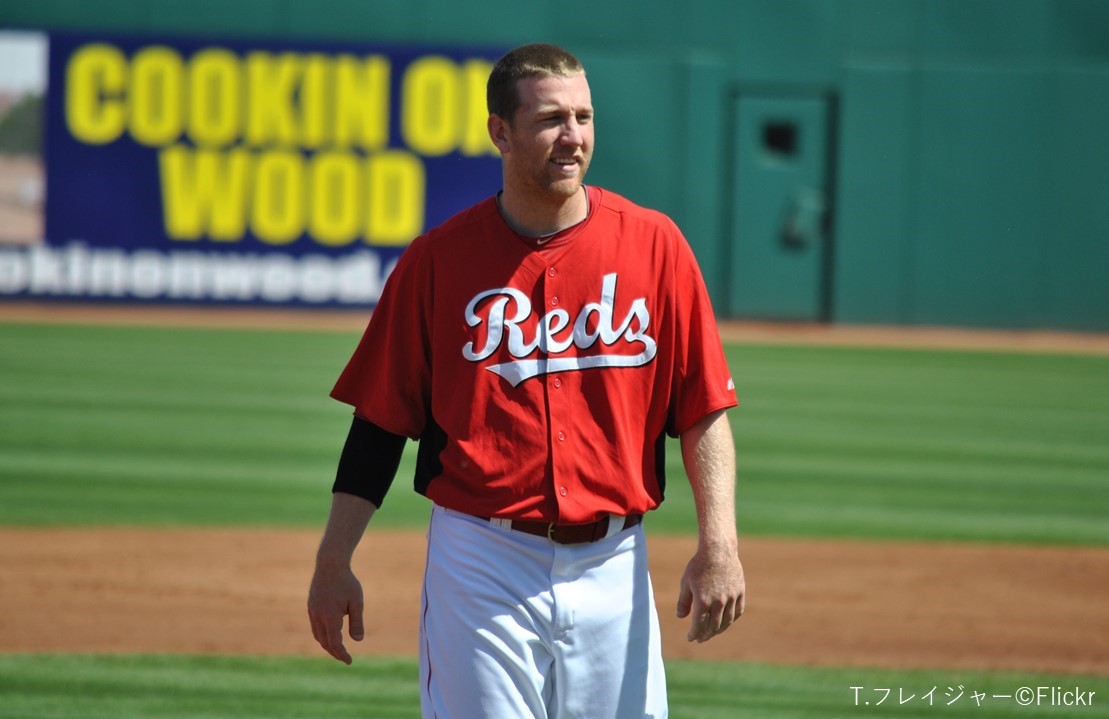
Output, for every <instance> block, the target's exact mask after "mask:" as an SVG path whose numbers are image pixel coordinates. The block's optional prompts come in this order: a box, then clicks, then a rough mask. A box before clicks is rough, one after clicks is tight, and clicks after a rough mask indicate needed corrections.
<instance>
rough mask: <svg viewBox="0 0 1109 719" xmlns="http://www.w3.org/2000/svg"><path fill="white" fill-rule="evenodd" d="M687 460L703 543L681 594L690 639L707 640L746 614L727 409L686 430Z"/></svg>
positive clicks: (680, 608) (684, 452)
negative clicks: (687, 619) (688, 619)
mask: <svg viewBox="0 0 1109 719" xmlns="http://www.w3.org/2000/svg"><path fill="white" fill-rule="evenodd" d="M681 446H682V461H683V462H684V464H685V470H686V474H688V475H689V483H690V486H691V487H692V489H693V499H694V502H695V503H696V506H697V525H698V543H697V553H696V554H694V555H693V559H691V560H690V562H689V564H688V566H686V570H685V574H684V575H683V576H682V582H681V591H680V592H679V595H678V607H677V609H678V617H680V618H684V617H687V616H688V617H690V628H689V634H688V635H687V637H686V638H687V639H688V640H689V641H691V642H692V641H696V642H705V641H708V640H709V639H711V638H712V637H714V636H716V635H717V634H720V633H721V632H723V631H724V630H725V629H727V628H728V627H730V626H731V625H732V623H733V622H735V621H736V620H737V619H739V617H740V615H742V614H743V610H744V601H745V583H744V578H743V565H742V564H741V563H740V561H739V538H738V537H737V534H736V523H735V443H734V441H733V439H732V429H731V425H730V424H729V422H728V415H727V413H726V411H725V410H720V411H718V412H713V413H712V414H709V415H707V416H706V417H704V418H703V419H702V420H701V421H699V422H698V423H697V424H695V425H693V426H692V427H691V428H689V429H688V430H686V431H685V432H684V433H682V435H681Z"/></svg>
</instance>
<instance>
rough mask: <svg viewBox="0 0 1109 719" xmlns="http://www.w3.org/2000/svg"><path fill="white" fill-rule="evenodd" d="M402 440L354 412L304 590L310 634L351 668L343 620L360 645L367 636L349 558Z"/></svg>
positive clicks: (390, 479)
mask: <svg viewBox="0 0 1109 719" xmlns="http://www.w3.org/2000/svg"><path fill="white" fill-rule="evenodd" d="M405 441H406V438H405V437H403V436H401V435H398V434H393V433H391V432H389V431H387V430H385V429H383V428H381V427H379V426H377V425H376V424H374V423H373V422H370V421H369V420H368V419H366V418H364V417H361V416H359V415H358V414H357V413H356V415H355V417H354V420H353V422H351V426H350V432H349V434H348V435H347V441H346V444H345V445H344V446H343V453H342V456H341V457H340V458H339V469H338V472H337V473H336V477H335V484H334V486H333V487H332V495H331V497H332V498H331V513H330V514H329V515H328V518H327V528H326V529H325V530H324V534H323V541H322V542H320V548H319V551H318V552H317V553H316V571H315V573H314V574H313V575H312V585H311V587H310V588H309V590H308V619H309V620H310V621H311V623H312V636H314V637H315V638H316V641H317V642H319V643H320V646H321V647H323V648H324V651H326V652H327V653H328V654H330V655H331V656H333V657H335V658H336V659H338V660H339V661H341V662H343V663H344V664H350V663H351V657H350V653H349V652H348V651H347V649H346V647H344V646H343V617H344V616H348V617H350V628H349V629H350V638H351V639H353V640H355V641H358V642H360V641H362V638H363V637H364V636H365V634H366V629H365V624H364V623H363V620H362V611H363V602H362V585H361V584H360V583H359V582H358V578H357V577H355V576H354V572H353V570H352V569H351V559H352V558H353V557H354V550H355V548H356V547H357V546H358V542H359V541H361V539H362V535H363V534H364V533H365V532H366V526H367V525H368V524H369V523H370V519H371V518H372V517H373V515H374V512H376V511H377V508H378V507H380V506H381V503H382V501H384V499H385V493H386V492H388V491H389V487H390V485H392V483H393V477H395V476H396V473H397V469H398V468H399V466H400V460H401V455H402V454H403V453H404V444H405Z"/></svg>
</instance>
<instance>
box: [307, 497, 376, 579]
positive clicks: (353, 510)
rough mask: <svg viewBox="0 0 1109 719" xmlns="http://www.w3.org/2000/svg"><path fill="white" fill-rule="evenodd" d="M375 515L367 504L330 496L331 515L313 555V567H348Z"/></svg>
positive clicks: (357, 499)
mask: <svg viewBox="0 0 1109 719" xmlns="http://www.w3.org/2000/svg"><path fill="white" fill-rule="evenodd" d="M375 511H377V507H376V506H375V505H374V504H373V502H370V501H369V500H366V499H363V498H361V497H356V496H354V495H353V494H347V493H345V492H335V493H334V494H332V495H331V512H330V514H329V515H328V518H327V527H326V528H325V529H324V533H323V540H322V541H321V542H320V548H319V551H318V552H317V554H316V564H317V565H319V564H322V563H326V564H339V565H346V566H349V565H350V562H351V558H352V557H353V556H354V550H355V549H356V548H357V547H358V542H359V541H361V539H362V535H363V534H364V533H365V531H366V526H367V525H368V524H369V523H370V519H371V518H372V517H373V515H374V512H375Z"/></svg>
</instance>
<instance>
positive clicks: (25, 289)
mask: <svg viewBox="0 0 1109 719" xmlns="http://www.w3.org/2000/svg"><path fill="white" fill-rule="evenodd" d="M502 53H503V50H495V49H485V50H474V49H469V48H466V49H464V48H451V47H427V46H419V47H416V46H411V47H403V46H373V45H354V44H331V43H312V44H292V43H284V42H282V43H265V42H262V43H256V42H250V43H247V42H227V41H224V40H219V41H203V40H195V39H190V40H185V39H166V38H140V37H133V38H122V37H107V38H106V37H102V36H87V35H69V34H54V35H51V36H50V37H49V71H48V92H47V95H46V110H45V115H46V117H45V177H46V179H45V232H44V235H45V237H44V238H43V241H42V242H41V243H37V244H31V245H29V246H25V247H18V248H17V247H0V296H3V295H7V296H10V297H30V298H59V299H66V300H74V299H96V300H121V301H129V302H134V301H146V302H169V303H220V304H228V303H233V304H261V305H270V304H272V305H300V306H332V307H339V306H372V305H373V304H375V303H376V301H377V299H378V296H379V295H380V292H381V287H382V284H383V282H384V280H385V278H386V277H387V276H388V273H389V271H390V270H391V269H392V267H393V266H394V264H395V262H396V259H397V257H398V256H399V255H400V253H401V251H403V249H404V247H405V246H407V244H408V243H409V242H411V240H412V239H413V238H414V237H416V236H417V235H418V234H420V233H421V232H423V231H424V230H426V229H428V228H430V227H432V226H434V225H436V224H439V223H441V222H442V221H443V220H445V219H446V218H447V217H449V216H450V215H452V214H453V213H455V212H457V211H458V210H461V209H463V208H465V207H466V206H468V205H470V204H472V203H474V202H476V201H478V200H480V199H482V198H484V197H488V196H489V195H491V194H492V193H494V192H496V191H497V189H498V188H499V187H500V182H501V177H500V160H499V157H498V155H497V152H496V149H495V148H494V147H493V145H492V143H491V142H490V141H489V138H488V134H487V132H486V117H487V111H486V105H485V83H486V80H487V78H488V75H489V71H490V70H491V68H492V65H493V63H494V62H495V61H496V59H497V57H499V56H500V55H501V54H502Z"/></svg>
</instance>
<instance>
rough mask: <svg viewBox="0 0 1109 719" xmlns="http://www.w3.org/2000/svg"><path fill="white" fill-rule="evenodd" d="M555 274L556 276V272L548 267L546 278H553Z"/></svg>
mask: <svg viewBox="0 0 1109 719" xmlns="http://www.w3.org/2000/svg"><path fill="white" fill-rule="evenodd" d="M557 274H558V270H556V269H555V268H553V267H550V268H548V269H547V276H548V277H554V276H555V275H557Z"/></svg>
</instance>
